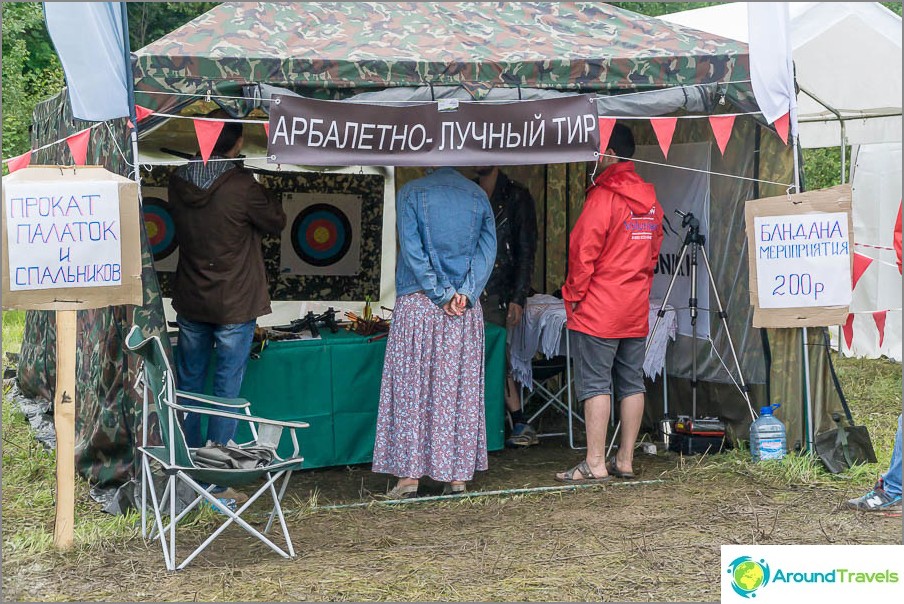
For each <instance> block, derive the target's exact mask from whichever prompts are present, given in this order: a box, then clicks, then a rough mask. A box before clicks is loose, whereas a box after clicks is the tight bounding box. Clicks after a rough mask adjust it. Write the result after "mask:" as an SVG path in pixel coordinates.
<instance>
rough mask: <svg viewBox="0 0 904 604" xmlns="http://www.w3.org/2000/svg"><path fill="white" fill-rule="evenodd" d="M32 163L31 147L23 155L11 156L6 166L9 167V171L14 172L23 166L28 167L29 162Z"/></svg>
mask: <svg viewBox="0 0 904 604" xmlns="http://www.w3.org/2000/svg"><path fill="white" fill-rule="evenodd" d="M30 163H31V149H29V150H28V151H26V152H25V153H23V154H22V155H17V156H15V157H11V158H9V161H7V162H6V167H7V168H9V173H10V174H12V173H13V172H15V171H16V170H21V169H22V168H27V167H28V164H30Z"/></svg>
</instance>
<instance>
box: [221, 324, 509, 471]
mask: <svg viewBox="0 0 904 604" xmlns="http://www.w3.org/2000/svg"><path fill="white" fill-rule="evenodd" d="M321 336H322V338H321V339H320V340H298V341H291V342H270V343H269V344H268V346H267V348H266V349H265V350H264V351H263V353H262V354H261V357H260V358H259V359H251V360H250V361H249V362H248V369H247V370H246V372H245V379H244V380H243V382H242V391H241V396H242V397H243V398H246V399H248V400H249V401H251V409H252V412H253V413H255V414H259V415H262V416H264V417H272V418H274V419H286V420H303V421H306V422H308V423H309V424H311V427H310V428H307V429H305V430H299V431H298V436H299V440H300V442H301V454H302V455H303V456H304V458H305V461H304V467H305V468H322V467H326V466H339V465H349V464H359V463H368V462H370V461H371V460H372V457H373V448H374V438H375V435H376V425H377V408H378V406H379V403H380V380H381V377H382V374H383V356H384V355H385V354H386V338H383V339H381V340H377V341H375V342H371V343H368V342H367V338H366V337H363V336H359V335H357V334H355V333H351V332H348V331H345V330H340V331H339V332H338V333H335V334H332V333H330V332H329V330H326V329H324V330H322V331H321ZM504 376H505V329H503V328H502V327H499V326H497V325H493V324H487V325H486V401H485V405H486V423H487V448H488V449H489V450H490V451H497V450H499V449H502V448H503V447H504V445H505V435H504V430H505V428H504V421H505V403H504V388H505V385H504ZM246 425H247V424H242V425H241V426H240V428H239V433H238V434H237V435H236V440H237V441H238V442H242V441H245V440H248V439H249V438H250V434H249V433H248V429H247V427H245V426H246ZM280 453H281V454H290V453H291V442H290V440H289V437H288V435H284V438H283V439H282V441H281V444H280Z"/></svg>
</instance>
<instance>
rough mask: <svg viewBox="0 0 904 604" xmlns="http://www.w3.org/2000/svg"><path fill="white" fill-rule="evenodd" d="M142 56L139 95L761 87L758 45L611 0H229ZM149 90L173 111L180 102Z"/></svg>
mask: <svg viewBox="0 0 904 604" xmlns="http://www.w3.org/2000/svg"><path fill="white" fill-rule="evenodd" d="M437 40H441V41H442V43H441V44H437V43H436V41H437ZM528 40H529V43H528V42H527V41H528ZM136 54H137V56H138V64H137V67H136V77H137V82H136V91H138V92H141V91H158V92H169V91H172V90H173V83H174V82H177V81H178V82H179V88H180V92H192V93H199V94H201V95H203V94H204V93H205V92H206V91H207V90H212V91H213V92H216V93H218V94H228V95H231V96H242V95H241V94H240V87H241V85H242V84H254V83H257V82H265V83H270V84H276V85H280V86H286V87H289V88H292V89H293V90H295V91H296V92H299V93H301V94H303V95H305V96H315V97H320V98H342V97H343V96H348V95H349V94H353V93H358V92H363V91H365V90H375V89H381V88H387V87H394V86H420V85H457V84H461V85H464V86H465V87H467V88H468V90H469V91H470V92H471V93H472V94H473V95H474V96H475V98H477V99H480V98H481V94H482V93H485V91H487V90H490V89H491V88H492V87H494V86H504V87H510V88H514V87H518V86H522V87H536V88H553V89H556V90H573V91H581V92H592V91H609V92H617V91H620V90H638V89H649V88H660V87H665V86H680V85H682V84H691V83H695V84H700V83H709V82H740V83H738V84H736V85H735V86H737V89H735V90H732V91H731V94H732V95H733V96H735V97H737V98H740V99H743V98H747V97H748V96H749V90H750V86H749V83H747V82H744V81H745V80H748V79H749V77H750V76H749V66H748V63H749V62H748V56H747V47H746V45H744V44H741V43H739V42H735V41H733V40H728V39H725V38H720V37H718V36H713V35H710V34H702V33H701V32H699V31H696V30H692V29H688V28H685V27H682V26H679V25H675V24H671V23H666V22H664V21H660V20H658V19H654V18H652V17H647V16H644V15H640V14H638V13H634V12H631V11H627V10H623V9H619V8H616V7H613V6H611V5H608V4H604V3H601V2H580V3H572V2H526V3H522V2H512V3H502V2H500V3H492V4H489V3H486V4H481V3H474V2H442V3H440V2H355V3H346V2H305V3H275V2H273V3H271V2H225V3H223V4H221V5H219V6H217V7H216V8H214V9H212V10H210V11H208V12H207V13H205V14H203V15H201V16H200V17H198V18H196V19H194V20H193V21H191V22H190V23H187V24H185V25H183V26H182V27H180V28H178V29H176V30H175V31H173V32H171V33H170V34H168V35H166V36H164V37H162V38H160V39H159V40H157V41H155V42H152V43H151V44H149V45H147V46H145V47H144V48H142V49H140V50H139V51H137V53H136ZM138 99H139V102H141V104H143V105H144V104H145V101H146V102H147V103H148V104H147V105H146V106H147V107H150V108H156V109H163V110H166V109H168V108H169V107H172V106H175V105H177V104H178V103H179V102H180V99H179V97H165V96H164V97H161V96H157V95H147V96H142V95H140V94H139V96H138Z"/></svg>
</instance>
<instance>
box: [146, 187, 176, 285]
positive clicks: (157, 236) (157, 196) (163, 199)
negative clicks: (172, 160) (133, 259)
mask: <svg viewBox="0 0 904 604" xmlns="http://www.w3.org/2000/svg"><path fill="white" fill-rule="evenodd" d="M142 193H143V195H142V211H143V214H144V228H145V230H146V231H147V234H148V241H149V242H150V244H151V254H153V256H154V268H155V269H156V270H158V271H163V272H174V271H175V270H176V264H177V263H178V257H179V254H178V248H179V244H178V242H177V241H176V225H175V223H174V222H173V217H172V214H170V211H169V203H168V202H167V191H166V189H164V188H160V187H146V188H145V189H144V190H143V191H142Z"/></svg>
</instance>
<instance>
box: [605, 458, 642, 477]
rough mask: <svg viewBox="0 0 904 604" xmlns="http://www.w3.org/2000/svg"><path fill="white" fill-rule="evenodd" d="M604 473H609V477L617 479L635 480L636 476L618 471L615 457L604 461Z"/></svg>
mask: <svg viewBox="0 0 904 604" xmlns="http://www.w3.org/2000/svg"><path fill="white" fill-rule="evenodd" d="M606 471H607V472H609V475H610V476H617V477H618V478H637V475H636V474H635V473H634V472H622V471H621V470H619V469H618V463H617V462H616V461H615V457H610V458H609V460H608V461H606Z"/></svg>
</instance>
